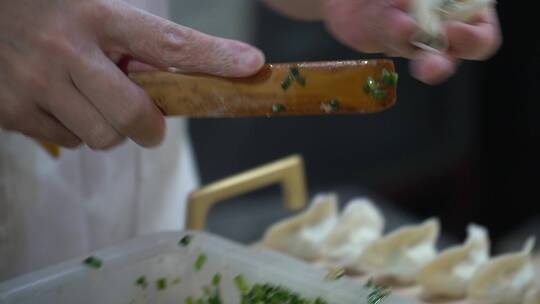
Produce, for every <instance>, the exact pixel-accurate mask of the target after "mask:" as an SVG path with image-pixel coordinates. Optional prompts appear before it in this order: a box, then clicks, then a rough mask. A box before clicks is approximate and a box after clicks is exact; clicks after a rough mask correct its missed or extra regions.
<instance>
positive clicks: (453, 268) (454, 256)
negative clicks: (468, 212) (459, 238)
mask: <svg viewBox="0 0 540 304" xmlns="http://www.w3.org/2000/svg"><path fill="white" fill-rule="evenodd" d="M467 231H468V237H467V240H466V241H465V243H464V244H463V245H460V246H455V247H452V248H449V249H447V250H445V251H443V252H441V253H440V254H439V255H438V256H437V257H436V258H435V259H434V260H433V261H431V262H430V263H429V264H427V265H426V266H425V267H424V268H423V269H422V271H420V273H419V274H418V277H417V283H418V285H420V286H422V290H423V292H424V295H425V296H428V297H442V298H464V297H465V296H466V295H467V287H468V286H469V283H470V281H471V278H472V276H473V275H474V273H475V272H476V270H478V269H479V268H480V266H481V265H483V264H484V263H486V262H487V261H488V259H489V247H490V244H489V237H488V232H487V230H486V229H485V228H483V227H480V226H477V225H474V224H471V225H469V227H468V229H467Z"/></svg>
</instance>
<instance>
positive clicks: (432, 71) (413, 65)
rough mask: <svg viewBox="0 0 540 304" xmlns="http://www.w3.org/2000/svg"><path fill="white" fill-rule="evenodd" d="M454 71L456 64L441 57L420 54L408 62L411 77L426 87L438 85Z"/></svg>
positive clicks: (438, 55) (431, 54) (425, 53)
mask: <svg viewBox="0 0 540 304" xmlns="http://www.w3.org/2000/svg"><path fill="white" fill-rule="evenodd" d="M455 70H456V63H455V62H454V61H453V60H452V59H450V58H448V57H445V56H443V55H440V54H434V53H428V52H422V53H421V54H420V55H418V56H417V58H416V59H414V60H412V61H411V62H410V71H411V74H412V75H413V77H415V78H416V79H418V80H420V81H421V82H423V83H425V84H428V85H438V84H441V83H443V82H444V81H445V80H446V79H448V78H449V77H450V76H451V75H452V74H454V72H455Z"/></svg>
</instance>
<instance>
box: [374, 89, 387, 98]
mask: <svg viewBox="0 0 540 304" xmlns="http://www.w3.org/2000/svg"><path fill="white" fill-rule="evenodd" d="M372 94H373V98H375V99H376V100H383V99H386V97H388V92H386V91H384V90H381V89H376V90H374V91H373V92H372Z"/></svg>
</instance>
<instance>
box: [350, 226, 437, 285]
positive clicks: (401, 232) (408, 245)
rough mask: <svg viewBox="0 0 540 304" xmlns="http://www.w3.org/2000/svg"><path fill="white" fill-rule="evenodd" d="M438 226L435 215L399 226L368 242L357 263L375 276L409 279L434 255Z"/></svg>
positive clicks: (413, 278)
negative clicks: (419, 222)
mask: <svg viewBox="0 0 540 304" xmlns="http://www.w3.org/2000/svg"><path fill="white" fill-rule="evenodd" d="M439 230H440V224H439V221H438V220H437V219H430V220H427V221H425V222H424V223H422V224H420V225H414V226H406V227H403V228H400V229H398V230H396V231H394V232H392V233H390V234H388V235H387V236H384V237H383V238H381V239H379V240H377V241H375V242H373V243H371V245H369V246H368V247H367V248H366V250H364V252H363V253H362V255H361V256H360V259H359V261H358V264H357V265H358V267H359V268H360V270H364V271H367V272H369V273H370V275H373V276H374V277H375V278H381V279H391V280H394V281H397V282H398V283H404V284H406V283H412V282H414V280H415V278H416V275H417V274H418V272H419V271H420V269H422V268H423V267H424V266H425V265H426V264H427V263H429V262H430V261H432V260H433V259H434V258H435V256H436V255H437V250H436V248H435V243H436V241H437V239H438V237H439Z"/></svg>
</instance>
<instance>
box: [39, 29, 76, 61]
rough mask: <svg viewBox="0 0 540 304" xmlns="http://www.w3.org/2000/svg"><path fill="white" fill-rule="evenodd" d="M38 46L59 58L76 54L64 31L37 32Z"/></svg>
mask: <svg viewBox="0 0 540 304" xmlns="http://www.w3.org/2000/svg"><path fill="white" fill-rule="evenodd" d="M38 40H39V42H38V44H39V46H40V47H41V48H42V49H43V50H44V51H45V52H46V53H47V54H48V55H49V56H54V57H60V58H66V57H68V58H71V57H74V56H75V55H76V53H77V52H76V50H75V47H74V46H73V44H72V43H71V42H70V41H69V40H68V39H67V38H66V35H65V33H64V32H62V31H60V30H58V31H56V30H47V31H44V32H42V33H40V34H39V37H38Z"/></svg>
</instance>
